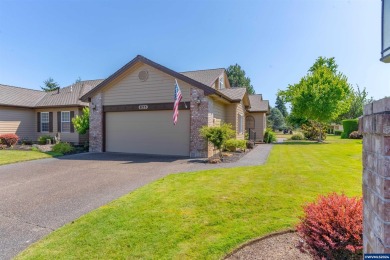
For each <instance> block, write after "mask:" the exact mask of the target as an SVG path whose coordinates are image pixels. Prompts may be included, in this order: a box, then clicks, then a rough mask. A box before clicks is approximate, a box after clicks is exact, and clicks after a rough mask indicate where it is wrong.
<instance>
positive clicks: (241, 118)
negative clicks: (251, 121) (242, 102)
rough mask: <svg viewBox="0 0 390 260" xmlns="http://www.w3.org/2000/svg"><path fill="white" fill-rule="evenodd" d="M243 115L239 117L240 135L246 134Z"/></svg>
mask: <svg viewBox="0 0 390 260" xmlns="http://www.w3.org/2000/svg"><path fill="white" fill-rule="evenodd" d="M243 118H244V117H243V116H242V115H238V133H239V134H242V133H243V132H244V120H243Z"/></svg>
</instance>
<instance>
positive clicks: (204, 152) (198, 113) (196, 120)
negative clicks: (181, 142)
mask: <svg viewBox="0 0 390 260" xmlns="http://www.w3.org/2000/svg"><path fill="white" fill-rule="evenodd" d="M198 100H200V103H199V102H198ZM190 104H191V105H190V106H191V129H190V131H191V134H190V157H191V158H203V157H208V152H209V151H208V144H207V140H205V139H204V138H202V137H201V136H199V129H200V128H201V127H202V126H204V125H208V110H209V109H208V104H209V102H208V100H207V98H206V97H205V96H204V92H203V90H201V89H197V88H191V100H190Z"/></svg>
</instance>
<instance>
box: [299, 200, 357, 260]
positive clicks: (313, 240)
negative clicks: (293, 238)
mask: <svg viewBox="0 0 390 260" xmlns="http://www.w3.org/2000/svg"><path fill="white" fill-rule="evenodd" d="M303 210H304V216H303V217H301V222H300V223H299V224H298V226H297V231H298V234H299V235H300V236H301V237H302V238H303V239H304V240H305V242H306V243H307V245H308V247H309V248H308V250H309V251H310V252H311V253H312V254H313V255H314V256H315V257H316V258H318V259H361V257H362V248H363V242H362V239H363V229H362V228H363V213H362V210H363V203H362V199H361V198H360V199H359V198H348V197H347V196H345V195H344V194H343V195H338V194H336V193H332V194H329V195H328V196H320V197H319V198H318V200H317V201H316V202H314V203H309V204H308V205H306V206H305V207H304V209H303Z"/></svg>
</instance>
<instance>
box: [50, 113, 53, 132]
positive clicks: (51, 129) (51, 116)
mask: <svg viewBox="0 0 390 260" xmlns="http://www.w3.org/2000/svg"><path fill="white" fill-rule="evenodd" d="M52 132H53V112H49V133H52Z"/></svg>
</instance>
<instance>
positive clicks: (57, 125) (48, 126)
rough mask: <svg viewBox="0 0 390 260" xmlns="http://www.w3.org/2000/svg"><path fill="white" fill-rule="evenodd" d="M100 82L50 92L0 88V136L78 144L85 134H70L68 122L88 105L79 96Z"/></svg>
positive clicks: (85, 83)
mask: <svg viewBox="0 0 390 260" xmlns="http://www.w3.org/2000/svg"><path fill="white" fill-rule="evenodd" d="M100 82H102V80H87V81H82V82H79V83H76V84H73V85H71V86H69V87H66V88H62V89H59V90H56V91H52V92H43V91H39V90H32V89H26V88H19V87H13V86H7V85H0V134H5V133H15V134H17V135H18V136H19V138H20V140H31V141H36V140H37V139H38V138H39V136H41V135H51V136H55V135H56V134H57V133H60V138H61V140H62V141H65V142H71V143H74V144H82V143H84V142H85V141H88V134H86V135H80V134H78V133H77V132H75V131H74V128H73V124H72V123H71V120H72V118H73V117H74V116H76V115H79V114H81V113H82V108H83V107H85V106H88V103H84V102H81V101H80V97H81V96H82V95H83V94H85V93H86V92H88V91H89V90H91V89H92V88H93V87H95V86H96V85H97V84H99V83H100Z"/></svg>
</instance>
